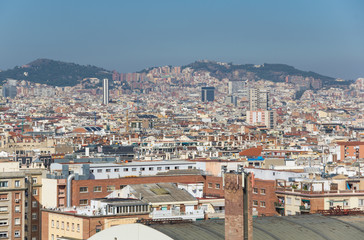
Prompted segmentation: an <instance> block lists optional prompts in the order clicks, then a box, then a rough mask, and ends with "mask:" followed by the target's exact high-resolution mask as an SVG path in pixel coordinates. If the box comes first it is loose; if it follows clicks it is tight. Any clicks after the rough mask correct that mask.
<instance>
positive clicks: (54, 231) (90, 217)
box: [42, 208, 149, 240]
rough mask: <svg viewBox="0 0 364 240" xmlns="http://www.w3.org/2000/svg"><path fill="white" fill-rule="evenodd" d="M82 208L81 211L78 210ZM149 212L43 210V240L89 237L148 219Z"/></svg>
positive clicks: (71, 209)
mask: <svg viewBox="0 0 364 240" xmlns="http://www.w3.org/2000/svg"><path fill="white" fill-rule="evenodd" d="M78 210H80V211H78ZM148 217H149V215H148V214H134V213H129V214H124V215H122V216H121V215H115V214H113V215H108V216H105V215H94V214H92V212H91V214H85V213H84V212H82V209H73V208H70V209H62V210H61V211H57V210H50V209H43V210H42V240H56V239H58V238H60V237H64V238H67V239H80V240H81V239H88V238H89V237H91V236H92V235H94V234H95V233H98V232H100V231H102V230H104V229H108V228H110V227H113V226H117V225H120V224H131V223H135V222H136V221H137V220H138V219H141V218H144V219H147V218H148Z"/></svg>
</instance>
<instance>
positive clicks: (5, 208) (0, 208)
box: [0, 207, 8, 212]
mask: <svg viewBox="0 0 364 240" xmlns="http://www.w3.org/2000/svg"><path fill="white" fill-rule="evenodd" d="M7 211H8V207H0V212H7Z"/></svg>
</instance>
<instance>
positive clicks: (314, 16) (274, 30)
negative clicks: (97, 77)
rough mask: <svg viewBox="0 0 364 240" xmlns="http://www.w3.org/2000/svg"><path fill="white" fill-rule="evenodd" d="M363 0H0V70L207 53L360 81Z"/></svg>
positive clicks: (123, 63)
mask: <svg viewBox="0 0 364 240" xmlns="http://www.w3.org/2000/svg"><path fill="white" fill-rule="evenodd" d="M363 13H364V1H363V0H338V1H337V0H301V1H299V0H297V1H295V0H286V1H283V0H282V1H280V0H238V1H233V0H219V1H217V0H216V1H215V0H191V1H190V0H164V1H159V0H147V1H138V0H130V1H125V0H119V1H101V0H100V1H91V0H87V1H81V0H70V1H68V0H62V1H56V0H54V1H49V0H47V1H37V0H31V1H30V0H24V1H17V0H9V1H0V69H3V70H4V69H8V68H12V67H14V66H16V65H23V64H26V63H28V62H30V61H33V60H35V59H37V58H50V59H55V60H62V61H68V62H75V63H79V64H91V65H96V66H100V67H104V68H106V69H109V70H113V69H115V70H117V71H119V72H132V71H137V70H141V69H143V68H146V67H151V66H160V65H167V64H168V65H184V64H188V63H190V62H193V61H195V60H200V59H209V60H218V61H225V62H234V63H255V64H261V63H286V64H289V65H293V66H295V67H297V68H299V69H302V70H312V71H316V72H318V73H321V74H326V75H329V76H333V77H342V78H345V79H355V78H357V77H364V14H363Z"/></svg>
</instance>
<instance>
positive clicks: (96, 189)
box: [94, 186, 102, 192]
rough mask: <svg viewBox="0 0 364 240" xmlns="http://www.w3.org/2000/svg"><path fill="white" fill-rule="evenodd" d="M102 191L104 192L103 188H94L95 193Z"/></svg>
mask: <svg viewBox="0 0 364 240" xmlns="http://www.w3.org/2000/svg"><path fill="white" fill-rule="evenodd" d="M101 191H102V188H101V186H95V187H94V192H101Z"/></svg>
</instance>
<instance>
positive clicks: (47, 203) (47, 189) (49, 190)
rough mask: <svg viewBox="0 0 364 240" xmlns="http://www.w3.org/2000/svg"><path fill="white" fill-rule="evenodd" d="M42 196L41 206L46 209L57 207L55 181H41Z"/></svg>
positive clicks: (46, 179)
mask: <svg viewBox="0 0 364 240" xmlns="http://www.w3.org/2000/svg"><path fill="white" fill-rule="evenodd" d="M42 185H43V186H42V190H43V192H44V193H45V194H42V198H41V204H42V205H43V206H44V207H46V208H55V207H57V195H58V194H57V179H48V178H43V179H42Z"/></svg>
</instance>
